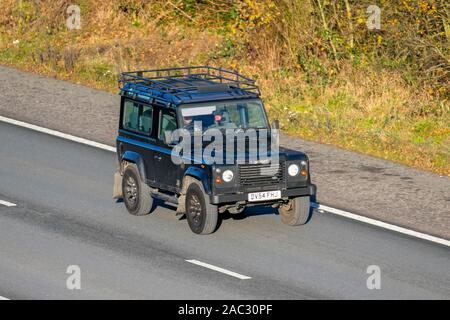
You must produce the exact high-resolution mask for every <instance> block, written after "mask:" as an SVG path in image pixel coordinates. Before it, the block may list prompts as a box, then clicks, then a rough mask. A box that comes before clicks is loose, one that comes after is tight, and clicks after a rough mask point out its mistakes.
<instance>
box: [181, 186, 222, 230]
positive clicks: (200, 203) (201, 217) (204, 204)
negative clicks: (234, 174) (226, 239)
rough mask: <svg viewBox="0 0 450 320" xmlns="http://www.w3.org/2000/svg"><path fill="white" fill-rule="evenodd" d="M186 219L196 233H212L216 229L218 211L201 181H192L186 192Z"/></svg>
mask: <svg viewBox="0 0 450 320" xmlns="http://www.w3.org/2000/svg"><path fill="white" fill-rule="evenodd" d="M186 219H187V221H188V224H189V227H190V228H191V230H192V231H193V232H194V233H196V234H210V233H213V232H214V231H215V230H216V227H217V220H218V211H217V206H215V205H213V204H211V203H210V202H209V199H208V195H207V194H206V192H205V190H204V189H203V185H202V184H201V182H199V181H194V182H192V183H191V184H190V185H189V187H188V189H187V192H186Z"/></svg>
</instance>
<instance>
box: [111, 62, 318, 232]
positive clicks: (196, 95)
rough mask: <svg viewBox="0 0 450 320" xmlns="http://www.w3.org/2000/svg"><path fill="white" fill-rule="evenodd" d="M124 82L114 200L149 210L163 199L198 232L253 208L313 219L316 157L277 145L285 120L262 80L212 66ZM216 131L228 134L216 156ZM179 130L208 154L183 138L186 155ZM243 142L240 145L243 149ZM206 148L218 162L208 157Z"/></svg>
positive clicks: (287, 219) (139, 75)
mask: <svg viewBox="0 0 450 320" xmlns="http://www.w3.org/2000/svg"><path fill="white" fill-rule="evenodd" d="M119 85H120V94H121V107H120V122H119V132H118V136H117V156H118V160H119V169H118V171H117V172H116V174H115V178H114V198H123V201H124V203H125V206H126V208H127V210H128V211H129V212H130V213H131V214H133V215H145V214H148V213H149V212H150V210H151V208H152V205H153V198H157V199H161V200H163V201H165V202H170V203H173V204H176V205H178V207H177V214H185V215H186V218H187V221H188V223H189V226H190V228H191V229H192V231H193V232H195V233H197V234H209V233H212V232H214V231H215V229H216V227H217V221H218V215H219V213H223V212H224V211H227V210H228V212H230V213H231V214H239V213H241V212H242V211H243V210H244V209H245V208H246V207H248V206H253V205H270V206H273V207H275V208H278V211H279V214H280V217H281V220H282V222H283V223H285V224H288V225H302V224H305V223H307V222H308V220H309V219H310V216H311V208H310V196H313V195H315V193H316V187H315V185H313V184H311V180H310V173H309V161H308V157H307V156H306V155H305V154H304V153H302V152H298V151H294V150H288V149H284V148H278V147H277V148H276V149H277V150H275V149H274V148H273V145H275V144H272V142H273V139H274V135H273V133H274V132H275V131H277V130H278V125H277V121H274V123H273V125H272V128H271V127H270V126H269V125H268V120H267V116H266V112H265V110H264V107H263V104H262V102H261V100H260V98H259V96H260V92H259V88H258V87H257V86H256V85H255V81H254V80H251V79H248V78H246V77H243V76H242V75H240V74H238V73H236V72H233V71H227V70H224V69H219V68H214V67H209V66H206V67H186V68H171V69H161V70H148V71H136V72H125V73H122V74H121V77H120V81H119ZM211 129H215V130H216V131H215V132H216V133H217V132H219V133H222V134H223V135H224V136H225V138H224V139H222V141H219V140H221V139H218V138H217V137H215V140H217V141H215V142H216V148H215V149H214V150H212V151H211V148H209V147H208V144H207V143H205V140H208V139H202V138H203V137H204V135H205V133H207V132H208V131H210V130H211ZM177 130H182V132H184V133H187V134H188V135H189V134H190V133H191V134H192V136H193V138H192V139H193V140H195V139H198V138H200V151H199V150H194V149H195V148H194V145H195V146H198V145H199V144H198V143H197V144H195V143H193V140H190V139H191V137H190V136H189V137H188V138H186V136H185V135H184V136H183V139H182V140H184V142H186V141H189V144H188V147H187V148H185V149H184V150H183V152H179V143H180V141H181V139H180V137H178V140H177V139H175V138H174V137H175V136H176V135H175V132H177ZM251 130H253V132H252V134H253V135H250V134H249V132H250V131H251ZM230 132H231V138H229V133H230ZM178 136H179V135H178ZM219 138H220V137H219ZM197 141H198V140H197ZM209 141H210V142H211V139H210V140H209ZM230 141H231V147H229V146H226V147H223V148H220V146H222V145H225V142H230ZM239 141H241V142H243V145H244V147H243V148H241V149H239V148H235V144H239ZM222 142H223V143H224V144H222ZM252 143H253V144H252ZM269 144H270V145H271V148H270V150H269V148H268V147H267V146H268V145H269ZM191 145H192V149H191ZM250 145H253V146H255V145H256V147H257V149H258V148H259V149H261V148H262V147H266V149H268V150H267V152H266V153H265V155H266V157H263V156H262V153H257V156H256V157H251V155H250V153H251V151H252V150H253V149H254V148H253V149H252V148H251V147H250ZM217 146H219V147H217ZM177 148H178V149H177ZM208 148H209V149H208ZM197 149H198V148H197ZM219 149H220V150H219ZM206 150H208V151H209V153H208V154H209V155H210V156H214V157H213V158H214V161H211V160H210V159H209V160H208V159H205V157H204V156H203V155H204V152H205V151H206ZM230 150H232V151H230ZM239 150H240V151H239ZM175 151H177V152H175ZM259 151H260V150H258V152H259ZM230 153H232V154H230ZM268 155H270V157H268ZM275 156H276V157H275ZM210 158H211V157H210ZM274 159H276V161H274ZM177 160H180V161H177ZM218 160H219V161H218Z"/></svg>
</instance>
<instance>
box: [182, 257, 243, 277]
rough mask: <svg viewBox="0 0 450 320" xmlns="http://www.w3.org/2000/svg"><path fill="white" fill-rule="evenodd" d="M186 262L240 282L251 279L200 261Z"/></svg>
mask: <svg viewBox="0 0 450 320" xmlns="http://www.w3.org/2000/svg"><path fill="white" fill-rule="evenodd" d="M186 261H187V262H189V263H192V264H196V265H198V266H201V267H204V268H208V269H211V270H214V271H217V272H221V273H224V274H227V275H229V276H232V277H235V278H238V279H241V280H248V279H251V277H248V276H244V275H242V274H239V273H236V272H233V271H230V270H227V269H224V268H220V267H216V266H213V265H212V264H209V263H205V262H201V261H198V260H186Z"/></svg>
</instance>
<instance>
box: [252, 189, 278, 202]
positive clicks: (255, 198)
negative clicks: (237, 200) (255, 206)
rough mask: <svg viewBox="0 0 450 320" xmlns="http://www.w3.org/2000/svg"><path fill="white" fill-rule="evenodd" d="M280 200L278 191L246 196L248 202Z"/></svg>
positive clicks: (254, 193) (253, 193)
mask: <svg viewBox="0 0 450 320" xmlns="http://www.w3.org/2000/svg"><path fill="white" fill-rule="evenodd" d="M280 198H281V191H280V190H275V191H264V192H252V193H249V194H248V201H250V202H254V201H265V200H273V199H280Z"/></svg>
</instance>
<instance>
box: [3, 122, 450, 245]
mask: <svg viewBox="0 0 450 320" xmlns="http://www.w3.org/2000/svg"><path fill="white" fill-rule="evenodd" d="M0 121H3V122H6V123H10V124H14V125H17V126H20V127H24V128H28V129H31V130H35V131H39V132H42V133H46V134H49V135H52V136H56V137H59V138H63V139H67V140H71V141H75V142H79V143H82V144H85V145H88V146H92V147H95V148H100V149H103V150H107V151H111V152H116V148H114V147H111V146H108V145H106V144H102V143H99V142H95V141H91V140H88V139H84V138H80V137H76V136H73V135H70V134H66V133H62V132H59V131H56V130H52V129H47V128H44V127H39V126H36V125H34V124H30V123H26V122H22V121H18V120H14V119H11V118H6V117H3V116H0ZM312 206H313V207H314V208H316V209H319V210H324V211H327V212H329V213H333V214H336V215H339V216H343V217H346V218H349V219H353V220H357V221H361V222H364V223H368V224H371V225H374V226H378V227H380V228H384V229H388V230H391V231H395V232H399V233H402V234H406V235H409V236H412V237H416V238H419V239H423V240H428V241H431V242H434V243H438V244H442V245H444V246H447V247H450V241H449V240H445V239H442V238H438V237H434V236H431V235H428V234H425V233H420V232H417V231H414V230H409V229H406V228H402V227H399V226H396V225H393V224H389V223H385V222H382V221H379V220H375V219H371V218H367V217H363V216H360V215H357V214H354V213H350V212H346V211H343V210H339V209H335V208H332V207H328V206H324V205H321V204H316V203H313V204H312Z"/></svg>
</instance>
